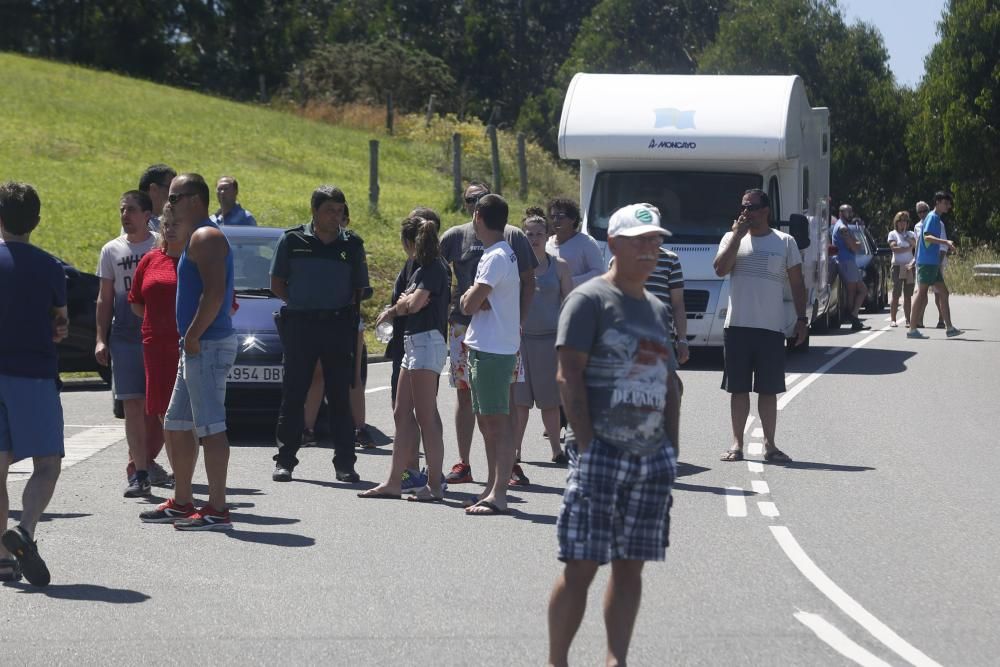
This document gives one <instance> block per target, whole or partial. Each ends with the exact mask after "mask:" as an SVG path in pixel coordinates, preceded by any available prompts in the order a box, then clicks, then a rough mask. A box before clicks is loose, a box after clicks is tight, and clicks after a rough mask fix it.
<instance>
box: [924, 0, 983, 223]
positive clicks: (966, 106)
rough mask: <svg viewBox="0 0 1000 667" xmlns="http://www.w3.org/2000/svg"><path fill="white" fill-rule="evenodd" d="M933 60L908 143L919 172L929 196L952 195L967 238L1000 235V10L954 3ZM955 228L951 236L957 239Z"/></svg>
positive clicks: (973, 1)
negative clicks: (946, 189) (949, 192)
mask: <svg viewBox="0 0 1000 667" xmlns="http://www.w3.org/2000/svg"><path fill="white" fill-rule="evenodd" d="M938 33H939V34H940V36H941V41H940V42H938V44H937V45H936V46H935V47H934V49H933V50H932V51H931V53H930V55H929V56H928V57H927V60H926V62H925V64H926V74H925V76H924V79H923V81H922V82H921V84H920V87H919V88H918V89H917V92H916V104H915V105H914V118H913V122H912V123H911V125H910V128H909V133H908V136H907V144H908V146H909V149H910V151H911V155H912V158H913V165H914V171H915V173H916V176H917V179H918V182H919V183H920V184H921V185H922V186H923V192H924V193H925V194H924V196H923V198H924V199H926V198H927V197H928V196H929V193H932V192H934V191H935V190H940V189H942V188H944V187H950V189H951V190H952V191H953V194H954V196H955V209H954V213H953V216H954V220H955V222H956V223H957V228H958V230H960V231H961V232H962V234H963V235H967V236H970V237H972V238H976V239H979V240H989V241H994V242H995V241H996V239H997V234H998V233H1000V60H998V58H997V53H998V50H1000V6H998V5H997V3H996V2H994V1H991V0H951V1H950V2H949V3H948V8H947V10H946V11H945V14H944V16H943V18H942V21H941V23H940V24H939V25H938ZM953 234H954V232H952V230H951V228H949V236H951V235H953Z"/></svg>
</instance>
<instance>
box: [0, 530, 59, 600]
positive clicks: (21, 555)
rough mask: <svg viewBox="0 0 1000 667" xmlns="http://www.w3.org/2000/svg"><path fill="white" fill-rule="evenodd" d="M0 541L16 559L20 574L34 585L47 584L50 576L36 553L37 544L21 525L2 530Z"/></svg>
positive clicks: (43, 562)
mask: <svg viewBox="0 0 1000 667" xmlns="http://www.w3.org/2000/svg"><path fill="white" fill-rule="evenodd" d="M0 542H3V546H4V548H5V549H7V551H9V552H10V553H11V554H12V555H13V556H14V558H16V559H17V562H18V565H20V566H21V574H23V575H24V578H25V579H27V580H28V583H30V584H32V585H34V586H48V585H49V581H50V580H51V577H50V576H49V568H47V567H46V566H45V561H44V560H42V557H41V556H39V555H38V545H37V544H36V543H35V542H34V540H32V539H31V536H30V535H28V531H26V530H25V529H24V528H22V527H21V526H16V527H14V528H11V529H10V530H7V531H4V534H3V537H0Z"/></svg>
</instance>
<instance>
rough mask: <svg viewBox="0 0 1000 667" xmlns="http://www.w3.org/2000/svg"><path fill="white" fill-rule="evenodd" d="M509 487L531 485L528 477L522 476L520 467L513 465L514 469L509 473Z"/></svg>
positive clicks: (522, 472)
mask: <svg viewBox="0 0 1000 667" xmlns="http://www.w3.org/2000/svg"><path fill="white" fill-rule="evenodd" d="M509 483H510V485H511V486H528V485H529V484H531V480H529V479H528V476H527V475H525V474H524V471H523V470H522V469H521V466H519V465H515V466H514V469H513V470H511V472H510V482H509Z"/></svg>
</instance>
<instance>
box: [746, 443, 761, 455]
mask: <svg viewBox="0 0 1000 667" xmlns="http://www.w3.org/2000/svg"><path fill="white" fill-rule="evenodd" d="M747 451H748V452H750V455H751V456H760V455H761V454H763V453H764V443H763V442H751V443H749V444H747Z"/></svg>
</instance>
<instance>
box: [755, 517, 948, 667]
mask: <svg viewBox="0 0 1000 667" xmlns="http://www.w3.org/2000/svg"><path fill="white" fill-rule="evenodd" d="M770 528H771V534H772V535H774V539H775V540H777V541H778V545H779V546H780V547H781V549H782V550H783V551H784V552H785V555H786V556H788V558H789V560H791V561H792V563H793V564H794V565H795V567H797V568H798V569H799V572H801V573H802V574H803V576H805V578H806V579H808V580H809V581H810V582H811V583H812V585H813V586H815V587H816V588H817V589H818V590H819V591H820V592H821V593H822V594H823V595H825V596H826V597H827V598H829V599H830V601H831V602H833V603H834V604H835V605H837V607H839V608H840V610H841V611H842V612H844V613H845V614H847V615H848V616H850V617H851V618H852V619H853V620H854V621H855V622H856V623H857V624H858V625H860V626H861V627H863V628H864V629H865V630H867V631H868V632H869V633H871V635H872V636H873V637H875V639H877V640H879V641H880V642H882V643H883V644H885V645H886V646H887V647H888V648H889V649H890V650H892V651H893V652H894V653H896V655H898V656H899V657H901V658H903V659H904V660H906V661H907V662H909V663H910V664H911V665H915V666H916V667H941V665H940V664H939V663H937V662H935V661H934V660H932V659H931V658H930V657H928V656H927V655H925V654H924V653H922V652H921V651H920V650H919V649H917V648H915V647H914V646H912V645H911V644H910V643H908V642H907V641H906V640H905V639H903V638H902V637H900V636H899V635H897V634H896V633H895V632H893V630H892V629H891V628H890V627H889V626H887V625H886V624H885V623H883V622H882V621H880V620H878V619H877V618H875V617H874V616H873V615H872V614H871V613H870V612H869V611H868V610H867V609H865V608H864V607H862V606H861V605H860V604H859V603H858V602H857V600H855V599H854V598H852V597H851V596H850V595H848V594H847V593H846V592H844V590H843V589H842V588H841V587H840V586H838V585H837V584H835V583H834V582H833V580H832V579H830V577H828V576H827V575H826V573H824V572H823V571H822V570H821V569H819V567H818V566H817V565H816V563H814V562H813V561H812V559H811V558H809V556H808V554H806V552H805V551H803V550H802V547H801V546H799V543H798V542H797V541H796V540H795V538H794V537H793V536H792V533H791V531H790V530H788V528H787V527H785V526H770Z"/></svg>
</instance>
